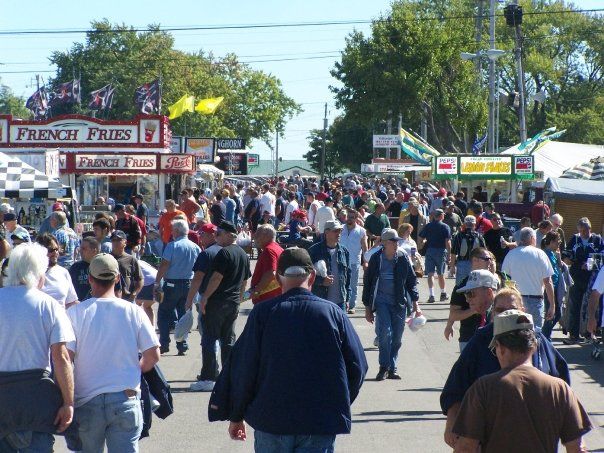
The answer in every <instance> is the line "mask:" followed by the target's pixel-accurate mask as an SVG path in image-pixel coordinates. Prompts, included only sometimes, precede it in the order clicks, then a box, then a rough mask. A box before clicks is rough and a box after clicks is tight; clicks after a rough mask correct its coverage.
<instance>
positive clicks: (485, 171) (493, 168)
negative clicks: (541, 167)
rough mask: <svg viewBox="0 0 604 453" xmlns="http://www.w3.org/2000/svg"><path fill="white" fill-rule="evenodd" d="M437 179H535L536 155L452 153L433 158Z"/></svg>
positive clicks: (433, 167) (433, 168)
mask: <svg viewBox="0 0 604 453" xmlns="http://www.w3.org/2000/svg"><path fill="white" fill-rule="evenodd" d="M432 170H433V173H434V178H435V179H460V180H469V179H535V158H534V156H528V155H520V156H506V155H501V154H494V155H479V156H474V155H459V154H458V155H450V156H436V157H434V158H433V164H432Z"/></svg>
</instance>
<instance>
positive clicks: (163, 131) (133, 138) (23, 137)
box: [0, 115, 170, 149]
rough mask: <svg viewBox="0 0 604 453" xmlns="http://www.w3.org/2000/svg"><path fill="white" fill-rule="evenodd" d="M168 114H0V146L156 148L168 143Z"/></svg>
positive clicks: (166, 145)
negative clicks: (29, 117)
mask: <svg viewBox="0 0 604 453" xmlns="http://www.w3.org/2000/svg"><path fill="white" fill-rule="evenodd" d="M169 135H170V133H169V129H168V118H166V117H165V116H162V115H139V116H137V117H135V118H134V119H133V120H132V121H105V120H100V119H97V118H92V117H88V116H83V115H62V116H57V117H55V118H51V119H49V120H44V121H18V120H13V118H12V117H11V116H10V115H0V147H3V148H29V149H32V148H34V149H35V148H63V149H65V148H97V149H98V148H158V149H166V148H169V145H170V137H169Z"/></svg>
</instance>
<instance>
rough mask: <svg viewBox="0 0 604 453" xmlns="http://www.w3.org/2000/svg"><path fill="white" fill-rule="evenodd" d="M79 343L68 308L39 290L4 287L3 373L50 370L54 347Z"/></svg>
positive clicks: (0, 306) (0, 294)
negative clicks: (52, 347)
mask: <svg viewBox="0 0 604 453" xmlns="http://www.w3.org/2000/svg"><path fill="white" fill-rule="evenodd" d="M69 341H75V336H74V334H73V329H72V327H71V323H70V322H69V319H68V318H67V314H66V313H65V309H64V308H63V307H62V306H61V305H60V304H59V303H58V302H57V301H56V300H54V299H53V298H52V297H50V296H49V295H47V294H45V293H43V292H42V291H40V290H39V289H37V288H31V289H28V288H26V287H25V286H7V287H5V288H0V345H2V346H1V347H0V372H2V371H23V370H32V369H46V370H48V371H50V354H49V352H50V346H51V345H53V344H56V343H67V342H69Z"/></svg>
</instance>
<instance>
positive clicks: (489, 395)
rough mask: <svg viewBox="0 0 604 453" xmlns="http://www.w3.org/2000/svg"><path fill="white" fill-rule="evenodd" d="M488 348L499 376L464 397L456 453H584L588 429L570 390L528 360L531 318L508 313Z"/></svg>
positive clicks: (533, 338)
mask: <svg viewBox="0 0 604 453" xmlns="http://www.w3.org/2000/svg"><path fill="white" fill-rule="evenodd" d="M493 334H494V335H493V340H492V341H491V343H490V345H489V347H490V349H491V350H492V351H493V353H494V354H495V355H496V356H497V359H498V361H499V364H500V365H501V371H499V372H497V373H494V374H490V375H487V376H484V377H482V378H480V379H479V380H478V381H476V382H475V383H474V384H473V385H472V387H470V389H469V390H468V392H467V393H466V395H465V397H464V399H463V401H462V403H461V408H460V409H459V413H458V415H457V419H456V422H455V425H454V427H453V432H454V433H455V434H457V435H458V436H460V438H459V439H458V440H457V442H456V444H455V451H478V449H479V448H480V449H481V451H556V450H557V448H558V442H559V441H562V444H563V445H564V446H565V447H566V450H567V451H573V452H578V451H586V450H585V449H584V446H583V445H582V436H583V435H585V434H587V433H588V432H589V431H590V430H591V429H592V425H591V422H590V421H589V417H588V415H587V412H586V411H585V409H584V408H583V406H582V405H581V403H580V402H579V400H578V399H577V397H576V396H575V394H574V393H573V391H572V390H571V388H570V386H569V385H568V384H566V383H565V382H564V381H562V380H561V379H557V378H554V377H551V376H548V375H547V374H545V373H543V372H542V371H539V370H538V369H537V368H535V367H534V366H533V361H532V355H533V353H534V352H535V351H536V350H537V347H538V339H537V335H536V333H535V325H534V323H533V317H532V316H531V315H530V314H528V313H524V312H522V311H520V310H507V311H504V312H503V313H501V314H499V315H498V316H496V317H495V319H494V329H493Z"/></svg>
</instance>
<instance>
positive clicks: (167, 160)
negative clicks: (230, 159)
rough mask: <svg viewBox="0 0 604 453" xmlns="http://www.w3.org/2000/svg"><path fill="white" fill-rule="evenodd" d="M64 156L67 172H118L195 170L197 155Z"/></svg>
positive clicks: (177, 171)
mask: <svg viewBox="0 0 604 453" xmlns="http://www.w3.org/2000/svg"><path fill="white" fill-rule="evenodd" d="M61 160H62V161H64V165H62V166H61V171H62V172H63V173H78V174H104V175H116V174H155V173H193V172H194V171H195V156H193V155H191V154H177V155H175V154H141V153H126V154H124V153H103V154H88V153H64V154H61ZM62 163H63V162H62Z"/></svg>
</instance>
